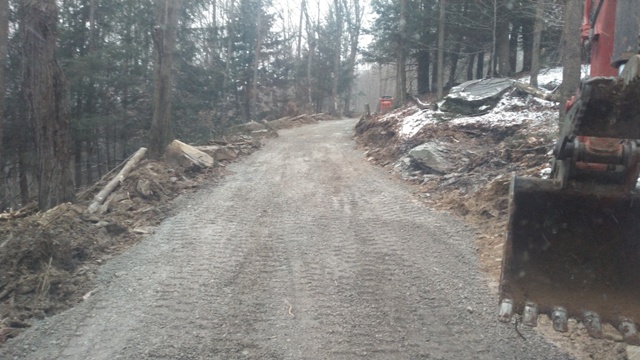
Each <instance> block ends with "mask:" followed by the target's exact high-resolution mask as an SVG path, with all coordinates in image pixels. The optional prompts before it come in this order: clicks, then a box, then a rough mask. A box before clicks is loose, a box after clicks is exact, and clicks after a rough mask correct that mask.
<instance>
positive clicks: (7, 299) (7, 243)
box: [0, 135, 261, 344]
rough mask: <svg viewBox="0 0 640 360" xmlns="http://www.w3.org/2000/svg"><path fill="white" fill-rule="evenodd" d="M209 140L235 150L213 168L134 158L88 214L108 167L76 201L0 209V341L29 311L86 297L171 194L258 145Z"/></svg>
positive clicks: (46, 310)
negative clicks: (100, 272)
mask: <svg viewBox="0 0 640 360" xmlns="http://www.w3.org/2000/svg"><path fill="white" fill-rule="evenodd" d="M217 143H224V145H221V146H224V147H225V148H227V147H228V148H229V149H232V150H234V151H235V152H234V155H235V156H234V157H233V158H229V159H224V160H221V161H220V162H219V163H218V165H220V166H217V167H214V168H208V169H201V168H198V167H191V168H182V167H179V166H176V165H171V164H169V163H167V162H164V161H153V160H143V161H141V162H140V163H138V164H137V165H136V167H135V169H134V170H133V171H132V172H131V173H129V175H128V176H127V177H126V178H125V180H124V181H123V182H122V183H121V184H120V186H119V187H118V188H117V189H116V190H115V191H114V192H112V193H111V194H110V195H109V196H108V198H107V199H106V200H105V202H104V204H103V205H102V206H100V207H99V210H98V211H97V212H96V213H94V214H89V213H88V212H87V211H86V210H87V207H88V205H89V203H90V202H91V201H92V198H93V197H94V196H95V195H96V194H97V193H98V191H99V190H100V189H101V188H102V187H103V186H104V185H105V184H106V183H107V182H108V181H109V180H111V178H112V177H113V176H114V174H111V175H110V176H106V177H105V178H104V179H103V180H102V181H100V182H98V183H96V184H95V185H94V186H93V187H91V188H90V189H87V190H85V191H83V192H82V193H80V194H79V195H78V198H79V201H78V202H77V203H76V204H70V203H67V204H61V205H59V206H57V207H55V208H53V209H51V210H49V211H46V212H44V213H36V212H35V205H33V204H32V205H31V206H29V207H27V208H25V209H22V210H20V211H18V212H15V213H10V214H1V215H0V239H1V240H0V344H2V343H3V342H4V341H6V339H8V338H10V337H15V336H16V335H17V334H18V333H19V332H20V331H21V329H23V328H24V327H27V326H28V320H29V319H30V318H32V317H37V318H43V317H45V316H49V315H52V314H55V313H58V312H60V311H62V310H64V309H67V308H69V307H71V306H73V305H74V304H75V303H78V302H80V301H82V300H83V299H85V298H87V297H89V296H91V289H92V288H93V280H94V278H95V276H96V271H97V268H98V266H99V265H100V264H101V263H102V262H104V261H105V260H107V259H108V258H110V257H111V256H113V255H114V254H117V253H119V252H121V251H123V250H124V249H126V248H127V247H129V246H130V245H131V244H133V243H135V242H136V241H138V240H140V239H142V237H143V236H144V235H145V234H149V233H151V232H153V226H154V225H157V224H158V223H160V222H161V221H162V220H163V219H164V218H166V217H167V216H168V214H169V213H170V209H171V208H170V201H171V200H172V199H174V198H175V197H177V196H178V195H180V194H183V193H185V192H188V191H192V190H193V189H194V188H196V187H198V186H199V185H200V184H201V183H203V182H204V181H205V180H208V181H211V180H214V179H217V178H219V177H221V176H223V175H224V174H225V172H226V171H225V170H224V164H225V163H227V162H229V161H233V160H234V159H236V158H237V157H239V156H242V155H248V154H250V153H252V152H253V151H255V150H257V149H258V148H259V147H260V146H261V142H260V141H259V140H257V139H254V138H252V137H249V136H246V135H234V136H230V137H228V138H227V139H224V140H218V141H217Z"/></svg>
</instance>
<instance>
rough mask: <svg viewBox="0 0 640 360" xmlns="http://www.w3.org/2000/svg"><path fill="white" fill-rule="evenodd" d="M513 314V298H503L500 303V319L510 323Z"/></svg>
mask: <svg viewBox="0 0 640 360" xmlns="http://www.w3.org/2000/svg"><path fill="white" fill-rule="evenodd" d="M511 316H513V301H511V299H503V300H502V302H501V303H500V313H499V314H498V320H500V321H502V322H504V323H508V322H510V321H511Z"/></svg>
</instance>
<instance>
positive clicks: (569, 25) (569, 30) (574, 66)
mask: <svg viewBox="0 0 640 360" xmlns="http://www.w3.org/2000/svg"><path fill="white" fill-rule="evenodd" d="M564 6H565V8H564V27H563V30H562V65H563V70H562V79H563V80H562V85H561V86H560V104H564V103H565V102H566V101H567V100H568V99H569V98H570V97H571V96H572V95H573V94H575V92H576V89H577V88H578V85H579V84H580V67H581V63H582V42H581V40H580V25H581V23H582V6H583V2H582V0H565V5H564ZM560 115H561V117H564V106H560Z"/></svg>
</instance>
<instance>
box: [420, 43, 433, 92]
mask: <svg viewBox="0 0 640 360" xmlns="http://www.w3.org/2000/svg"><path fill="white" fill-rule="evenodd" d="M417 60H418V94H426V93H428V92H429V82H430V74H429V64H430V63H431V56H430V55H429V51H427V50H421V51H420V52H418V54H417Z"/></svg>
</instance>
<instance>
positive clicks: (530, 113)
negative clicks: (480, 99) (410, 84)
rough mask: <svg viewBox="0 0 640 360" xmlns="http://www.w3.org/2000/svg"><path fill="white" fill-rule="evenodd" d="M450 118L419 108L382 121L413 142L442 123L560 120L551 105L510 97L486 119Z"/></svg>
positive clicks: (501, 123) (386, 117)
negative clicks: (427, 130) (431, 127)
mask: <svg viewBox="0 0 640 360" xmlns="http://www.w3.org/2000/svg"><path fill="white" fill-rule="evenodd" d="M450 116H452V114H451V113H445V112H442V111H434V110H431V109H425V110H420V109H418V107H417V106H411V107H409V108H406V109H404V110H403V111H397V112H392V113H390V114H387V115H385V116H383V117H382V118H380V120H379V121H393V122H397V123H398V124H399V135H400V137H402V138H404V139H410V138H412V137H413V136H415V135H416V134H417V133H418V132H420V130H422V128H424V127H425V126H426V125H428V124H434V123H436V122H439V121H448V122H449V123H450V124H452V125H470V124H477V123H482V124H484V125H486V126H489V127H493V126H507V125H515V124H521V123H523V122H525V121H533V122H535V123H540V124H542V123H546V122H548V120H549V119H555V118H556V117H557V107H556V104H554V103H553V102H551V101H545V100H540V99H537V98H534V97H531V96H527V97H524V98H523V97H519V96H513V95H510V94H507V95H505V96H504V97H503V98H502V99H501V100H500V102H499V103H498V105H497V106H496V107H495V108H494V109H493V110H491V111H489V112H488V113H486V114H484V115H478V116H463V117H458V118H454V119H452V120H444V119H445V118H446V117H450Z"/></svg>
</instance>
